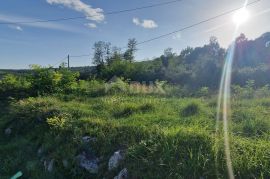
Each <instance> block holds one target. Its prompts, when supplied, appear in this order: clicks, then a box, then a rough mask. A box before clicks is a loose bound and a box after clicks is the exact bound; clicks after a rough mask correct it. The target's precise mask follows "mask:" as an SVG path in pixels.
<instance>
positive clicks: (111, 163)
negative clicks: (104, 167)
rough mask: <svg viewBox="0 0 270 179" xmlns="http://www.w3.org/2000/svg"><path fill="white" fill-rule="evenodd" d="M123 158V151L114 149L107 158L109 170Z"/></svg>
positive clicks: (115, 166)
mask: <svg viewBox="0 0 270 179" xmlns="http://www.w3.org/2000/svg"><path fill="white" fill-rule="evenodd" d="M123 159H124V154H123V151H120V150H118V151H116V152H114V154H113V155H112V156H111V158H110V160H109V164H108V167H109V170H113V169H115V168H117V167H118V166H119V163H120V162H121V161H122V160H123Z"/></svg>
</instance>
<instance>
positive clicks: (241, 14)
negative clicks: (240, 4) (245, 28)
mask: <svg viewBox="0 0 270 179" xmlns="http://www.w3.org/2000/svg"><path fill="white" fill-rule="evenodd" d="M248 19H249V12H248V10H247V9H246V8H242V9H240V10H239V11H237V12H236V13H235V14H234V16H233V22H234V23H235V24H236V25H241V24H244V23H245V22H247V21H248Z"/></svg>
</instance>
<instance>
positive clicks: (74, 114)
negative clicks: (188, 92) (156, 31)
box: [0, 95, 270, 178]
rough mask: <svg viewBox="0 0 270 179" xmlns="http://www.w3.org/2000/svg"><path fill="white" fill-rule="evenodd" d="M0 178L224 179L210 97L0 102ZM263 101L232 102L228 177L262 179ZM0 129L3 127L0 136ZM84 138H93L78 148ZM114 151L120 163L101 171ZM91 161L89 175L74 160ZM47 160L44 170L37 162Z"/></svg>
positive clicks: (266, 109) (265, 174)
mask: <svg viewBox="0 0 270 179" xmlns="http://www.w3.org/2000/svg"><path fill="white" fill-rule="evenodd" d="M0 107H1V108H0V109H1V111H0V115H1V117H0V127H1V131H2V134H1V138H0V145H1V147H0V163H1V164H0V178H9V177H10V176H12V175H13V174H15V173H16V172H18V171H22V173H23V178H113V177H114V176H116V175H117V174H118V173H119V171H120V170H122V169H123V168H127V169H128V175H129V178H200V177H201V178H226V176H227V171H226V163H225V159H224V154H223V138H222V131H221V132H220V133H218V134H217V135H216V134H215V126H216V99H215V98H213V99H203V98H197V99H194V98H165V97H155V96H150V95H130V96H127V95H107V96H102V97H95V98H94V97H74V96H71V95H69V96H62V95H61V96H48V97H37V98H28V99H23V100H19V101H16V100H11V101H8V102H4V101H2V102H1V106H0ZM269 114H270V99H250V100H233V102H232V121H231V122H230V139H231V140H230V141H231V154H232V160H233V168H234V172H235V175H236V178H269V177H270V142H269V137H270V128H269V127H270V121H269V119H268V116H269ZM6 129H11V133H10V134H7V132H6ZM84 136H90V137H91V138H93V139H95V140H91V141H90V142H89V143H85V142H83V140H82V138H83V137H84ZM117 150H122V151H124V153H125V158H124V160H123V161H122V162H121V163H120V165H119V167H117V168H116V169H114V170H112V171H109V170H108V161H109V158H110V157H111V156H112V155H113V153H114V152H115V151H117ZM82 151H83V152H87V153H89V154H91V155H93V156H96V157H98V158H99V160H98V166H99V170H98V173H97V174H90V173H89V172H88V171H86V170H84V169H83V168H81V167H79V166H78V164H77V162H76V156H77V155H78V154H80V153H81V152H82ZM51 160H53V161H54V163H53V164H54V165H53V169H52V171H50V172H48V171H47V170H46V165H45V163H46V162H45V161H51Z"/></svg>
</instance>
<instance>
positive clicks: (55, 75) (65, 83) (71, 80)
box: [30, 65, 79, 95]
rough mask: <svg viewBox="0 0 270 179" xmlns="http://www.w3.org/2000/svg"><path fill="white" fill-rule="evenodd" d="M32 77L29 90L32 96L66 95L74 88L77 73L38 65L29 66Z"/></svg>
mask: <svg viewBox="0 0 270 179" xmlns="http://www.w3.org/2000/svg"><path fill="white" fill-rule="evenodd" d="M31 67H32V69H33V75H31V76H30V82H31V89H32V91H33V93H34V94H38V95H39V94H41V95H43V94H52V93H58V92H64V93H68V92H70V91H72V90H73V89H74V88H75V85H76V80H77V78H78V77H79V73H74V72H71V71H69V70H68V69H65V68H61V69H60V70H55V69H52V68H42V67H40V66H38V65H33V66H31Z"/></svg>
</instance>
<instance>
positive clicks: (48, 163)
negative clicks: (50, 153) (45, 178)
mask: <svg viewBox="0 0 270 179" xmlns="http://www.w3.org/2000/svg"><path fill="white" fill-rule="evenodd" d="M43 164H44V168H45V170H46V171H48V172H50V173H51V172H52V171H53V166H54V159H51V160H50V161H48V160H45V161H44V163H43Z"/></svg>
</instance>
